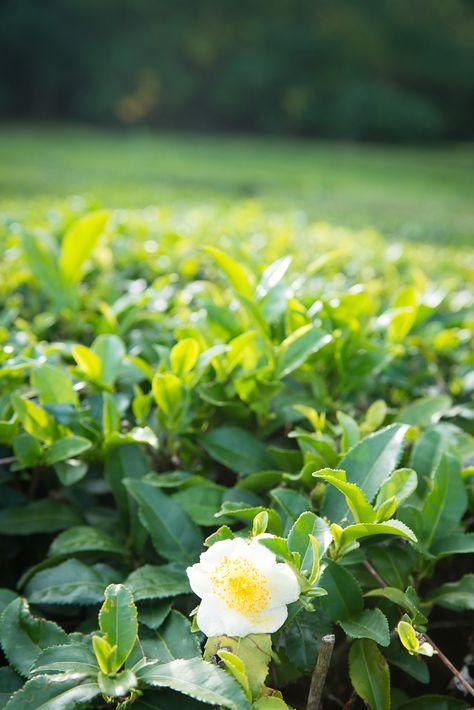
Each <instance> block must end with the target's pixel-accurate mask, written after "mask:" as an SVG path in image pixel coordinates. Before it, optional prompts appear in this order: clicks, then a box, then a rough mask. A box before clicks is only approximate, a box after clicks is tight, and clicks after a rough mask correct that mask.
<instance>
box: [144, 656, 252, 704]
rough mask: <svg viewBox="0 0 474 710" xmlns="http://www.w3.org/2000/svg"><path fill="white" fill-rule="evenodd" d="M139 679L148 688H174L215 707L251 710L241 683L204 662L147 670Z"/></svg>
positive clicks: (189, 661)
mask: <svg viewBox="0 0 474 710" xmlns="http://www.w3.org/2000/svg"><path fill="white" fill-rule="evenodd" d="M137 677H138V679H139V680H140V681H141V682H143V683H146V684H147V685H151V686H154V687H161V688H172V689H173V690H177V691H179V692H180V693H184V694H185V695H190V696H191V697H192V698H196V700H201V701H202V702H205V703H209V704H211V705H221V706H222V707H224V708H229V710H250V704H249V702H248V700H247V698H246V697H245V694H244V692H243V690H242V688H241V687H240V685H239V684H238V683H237V681H236V680H235V679H234V678H232V676H230V675H229V674H228V673H226V671H224V670H222V669H221V668H218V667H217V666H214V665H213V664H212V663H207V661H202V660H201V659H200V658H190V659H187V660H181V659H178V660H176V661H172V662H171V663H166V664H164V665H159V666H152V667H145V668H143V670H140V671H138V672H137Z"/></svg>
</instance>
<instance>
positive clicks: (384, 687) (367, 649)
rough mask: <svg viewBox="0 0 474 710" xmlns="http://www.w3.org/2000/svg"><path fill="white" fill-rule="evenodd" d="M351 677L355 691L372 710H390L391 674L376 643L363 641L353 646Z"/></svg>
mask: <svg viewBox="0 0 474 710" xmlns="http://www.w3.org/2000/svg"><path fill="white" fill-rule="evenodd" d="M349 675H350V678H351V682H352V685H353V686H354V690H355V691H356V693H357V694H358V695H360V697H361V698H362V700H363V701H364V702H365V703H367V705H368V706H369V708H370V709H371V710H390V672H389V669H388V665H387V661H386V660H385V658H384V657H383V656H382V654H381V653H380V651H379V649H378V648H377V644H376V643H374V642H373V641H370V640H369V639H362V640H361V641H356V642H355V643H353V644H352V646H351V650H350V652H349Z"/></svg>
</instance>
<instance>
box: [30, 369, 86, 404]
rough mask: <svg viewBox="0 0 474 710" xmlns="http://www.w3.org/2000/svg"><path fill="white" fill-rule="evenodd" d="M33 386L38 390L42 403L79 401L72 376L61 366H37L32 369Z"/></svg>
mask: <svg viewBox="0 0 474 710" xmlns="http://www.w3.org/2000/svg"><path fill="white" fill-rule="evenodd" d="M31 386H32V387H34V389H35V390H37V392H38V396H39V401H40V402H41V404H73V405H76V404H77V402H78V398H77V394H76V392H75V391H74V388H73V384H72V380H71V378H70V377H69V376H68V375H66V373H65V372H64V370H61V369H60V368H59V367H53V366H52V365H41V366H40V367H35V368H34V369H33V370H32V371H31Z"/></svg>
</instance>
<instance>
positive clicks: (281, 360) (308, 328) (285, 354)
mask: <svg viewBox="0 0 474 710" xmlns="http://www.w3.org/2000/svg"><path fill="white" fill-rule="evenodd" d="M331 340H332V336H331V335H329V334H328V333H325V332H324V331H322V330H320V329H318V328H315V327H314V326H313V325H310V324H308V325H304V326H302V327H301V328H299V329H298V330H296V331H295V332H294V333H292V334H291V335H290V336H288V338H287V339H286V340H284V341H283V343H282V344H281V346H280V350H279V355H278V361H277V368H276V372H275V375H276V376H277V377H278V378H282V377H286V375H289V374H290V372H293V371H294V370H296V369H298V367H300V366H301V365H303V363H305V362H306V360H307V359H308V358H309V356H310V355H313V354H314V353H315V352H318V350H321V348H323V347H324V346H325V345H327V344H328V343H330V342H331Z"/></svg>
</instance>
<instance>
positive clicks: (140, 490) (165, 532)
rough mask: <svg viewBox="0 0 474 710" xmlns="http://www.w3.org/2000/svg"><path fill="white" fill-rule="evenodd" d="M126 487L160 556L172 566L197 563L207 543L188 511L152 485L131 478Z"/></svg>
mask: <svg viewBox="0 0 474 710" xmlns="http://www.w3.org/2000/svg"><path fill="white" fill-rule="evenodd" d="M124 483H125V486H126V487H127V490H128V491H129V493H130V495H131V496H132V497H133V498H134V499H135V500H136V501H137V503H138V508H139V514H140V520H141V521H142V524H143V525H144V527H145V528H146V529H147V530H148V532H149V533H150V537H151V540H152V542H153V545H154V546H155V549H156V551H157V553H158V554H159V555H160V556H161V557H164V558H165V559H168V560H170V561H172V562H173V561H177V562H180V563H185V564H189V563H193V562H195V561H196V560H197V558H198V557H199V555H200V553H201V551H202V546H203V539H202V536H201V533H200V531H199V528H198V527H197V526H196V525H195V524H194V523H193V522H192V520H190V518H189V517H188V515H187V514H186V513H185V512H184V510H183V509H182V508H181V507H180V506H179V505H178V504H177V503H175V502H174V501H173V500H172V499H171V498H169V497H168V496H166V495H165V494H164V493H162V492H161V491H160V490H159V488H156V487H155V486H153V485H151V484H150V483H147V482H145V481H139V480H134V479H130V478H129V479H125V481H124Z"/></svg>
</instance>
